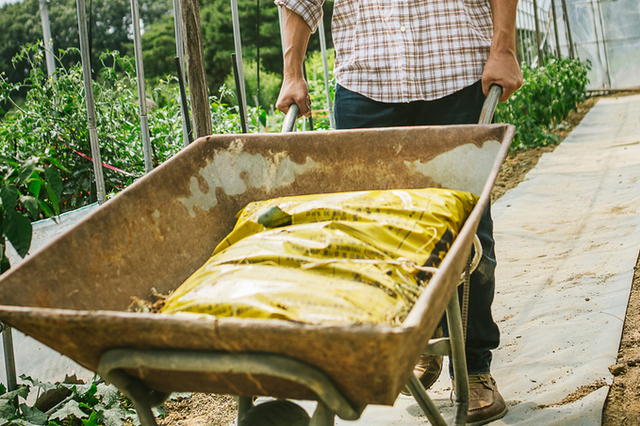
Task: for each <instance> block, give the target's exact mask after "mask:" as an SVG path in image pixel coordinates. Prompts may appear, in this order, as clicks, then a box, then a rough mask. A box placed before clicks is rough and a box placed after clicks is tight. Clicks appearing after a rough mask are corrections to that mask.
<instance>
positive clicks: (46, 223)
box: [0, 203, 99, 384]
mask: <svg viewBox="0 0 640 426" xmlns="http://www.w3.org/2000/svg"><path fill="white" fill-rule="evenodd" d="M98 207H99V206H98V203H94V204H91V205H89V206H86V207H82V208H79V209H77V210H74V211H72V212H69V213H63V214H62V215H60V216H59V217H58V218H57V220H53V219H46V220H41V221H38V222H34V223H33V237H32V240H31V249H30V250H29V255H30V254H33V253H35V252H36V251H38V250H39V249H40V248H42V247H44V246H45V245H46V244H48V243H49V242H51V241H52V240H53V239H54V238H56V237H57V236H58V235H60V234H62V233H63V231H65V230H66V229H68V228H69V227H71V226H73V225H75V224H76V223H77V222H79V221H80V220H81V219H83V218H84V217H86V216H87V215H89V214H90V213H92V212H93V211H94V210H96V209H97V208H98ZM7 257H8V258H9V262H10V263H11V265H12V266H15V265H17V264H18V263H20V261H21V260H22V259H21V258H20V256H18V254H17V253H16V251H15V249H14V248H13V247H12V246H11V244H10V243H9V244H7ZM12 333H13V334H12V335H13V347H14V358H15V363H16V370H17V375H18V376H20V375H21V374H26V375H27V376H30V377H34V378H37V379H38V380H40V381H41V382H50V383H53V382H56V381H61V380H64V377H65V375H73V374H76V375H77V377H78V378H81V379H85V380H86V379H90V378H91V377H93V374H94V373H93V372H91V371H89V370H86V369H85V368H83V367H81V366H80V365H78V364H77V363H76V362H74V361H72V360H70V359H69V358H67V357H66V356H64V355H61V354H60V353H58V352H56V351H54V350H52V349H49V348H48V347H47V346H45V345H43V344H42V343H40V342H38V341H36V340H34V339H32V338H30V337H28V336H25V335H24V334H23V333H21V332H19V331H17V330H15V329H14V330H12ZM0 340H1V339H0ZM0 383H5V384H6V383H7V378H6V372H5V364H4V353H3V352H2V351H0Z"/></svg>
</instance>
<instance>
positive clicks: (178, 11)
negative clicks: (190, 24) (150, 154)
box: [173, 0, 189, 146]
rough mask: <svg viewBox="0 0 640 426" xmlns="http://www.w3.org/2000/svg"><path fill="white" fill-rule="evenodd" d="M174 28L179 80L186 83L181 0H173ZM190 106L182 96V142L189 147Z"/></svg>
mask: <svg viewBox="0 0 640 426" xmlns="http://www.w3.org/2000/svg"><path fill="white" fill-rule="evenodd" d="M173 26H174V31H175V33H176V56H177V57H178V63H179V64H180V68H179V69H178V72H179V73H180V75H179V76H178V79H182V81H185V73H184V41H183V38H182V5H181V4H180V0H173ZM187 108H189V106H188V105H185V102H184V101H183V99H182V96H180V113H181V114H182V142H183V145H184V146H187V145H189V123H188V121H189V114H188V110H187Z"/></svg>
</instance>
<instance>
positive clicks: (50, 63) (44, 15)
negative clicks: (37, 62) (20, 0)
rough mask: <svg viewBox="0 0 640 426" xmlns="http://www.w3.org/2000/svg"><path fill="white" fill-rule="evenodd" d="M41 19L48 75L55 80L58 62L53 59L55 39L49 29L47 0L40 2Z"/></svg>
mask: <svg viewBox="0 0 640 426" xmlns="http://www.w3.org/2000/svg"><path fill="white" fill-rule="evenodd" d="M40 19H41V20H42V38H43V39H44V54H45V57H46V59H47V74H48V75H49V78H54V74H55V72H56V62H55V59H54V57H53V38H52V37H51V28H50V27H49V9H48V8H47V0H40Z"/></svg>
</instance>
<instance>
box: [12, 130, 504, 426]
mask: <svg viewBox="0 0 640 426" xmlns="http://www.w3.org/2000/svg"><path fill="white" fill-rule="evenodd" d="M513 134H514V127H513V126H511V125H497V124H496V125H464V126H440V127H438V126H434V127H410V128H389V129H368V130H347V131H333V132H306V133H305V132H303V133H288V134H250V135H217V136H210V137H205V138H201V139H199V140H198V141H196V142H195V143H193V144H191V145H190V146H189V147H187V148H186V149H185V150H183V151H182V152H181V153H179V154H178V155H176V156H174V157H173V158H172V159H171V160H170V161H168V162H166V163H165V164H163V165H162V166H160V167H159V168H157V169H156V170H154V171H153V172H152V173H150V174H148V175H147V176H145V177H144V178H142V179H140V180H139V181H138V182H136V183H135V184H133V185H131V186H130V187H129V188H127V189H126V190H124V191H123V192H122V193H120V194H119V195H118V196H117V197H115V198H114V199H112V200H110V201H108V202H107V203H105V204H104V205H103V206H102V207H101V208H99V209H98V210H97V211H95V212H94V213H93V214H91V215H90V216H89V217H87V218H85V219H84V220H83V221H82V222H80V223H78V224H77V225H76V226H75V227H73V228H72V229H70V230H69V231H67V232H66V233H65V234H63V235H61V236H60V237H58V238H57V239H56V240H54V241H52V242H51V243H50V244H48V245H47V246H46V247H44V248H43V249H42V250H40V251H39V252H37V253H35V254H33V255H32V256H30V257H28V258H27V259H25V260H24V261H23V262H22V263H21V264H20V265H19V266H18V267H16V268H15V269H12V270H11V271H9V272H8V273H7V274H5V275H3V276H2V279H1V280H0V320H1V321H4V322H6V323H7V324H9V325H11V326H13V327H15V328H16V329H18V330H20V331H22V332H24V333H25V334H27V335H30V336H32V337H34V338H35V339H37V340H39V341H41V342H42V343H44V344H46V345H48V346H50V347H51V348H53V349H54V350H56V351H58V352H60V353H62V354H64V355H66V356H68V357H70V358H72V359H73V360H75V361H77V362H78V363H80V364H81V365H83V366H84V367H86V368H88V369H90V370H93V371H97V372H101V373H103V376H104V375H105V374H107V375H109V377H108V378H109V379H110V380H112V381H113V382H114V383H115V384H116V385H118V387H120V388H121V389H123V390H126V391H127V392H128V393H129V394H130V395H134V396H135V395H137V396H136V398H137V399H138V400H139V402H140V401H141V402H140V404H141V406H151V405H155V404H158V403H160V402H162V400H163V398H164V397H166V395H167V394H168V393H170V392H173V391H198V392H212V393H220V394H232V395H238V396H243V397H250V396H253V395H270V396H274V397H283V398H292V399H310V400H319V401H321V402H322V405H321V406H322V407H325V408H326V411H327V412H329V413H336V414H337V415H338V416H340V417H342V418H345V419H357V418H358V417H359V416H360V414H361V412H362V410H363V409H364V407H365V406H366V405H368V404H382V405H393V403H394V401H395V399H396V397H397V395H398V394H399V392H400V391H401V390H402V389H403V388H404V386H405V384H406V383H407V381H408V380H409V378H410V377H411V378H412V380H413V374H412V370H413V366H414V364H415V362H416V361H417V359H418V358H419V356H420V354H421V353H422V352H423V350H424V348H425V346H426V345H427V343H428V341H429V338H430V336H432V335H433V332H434V330H435V329H436V327H437V324H438V322H439V320H440V318H441V316H442V314H443V312H444V310H445V307H446V306H447V305H448V304H449V301H450V300H452V295H455V294H456V293H457V292H454V289H455V288H456V286H457V284H458V280H459V277H460V273H461V271H462V270H463V268H464V267H465V264H466V262H467V258H468V255H469V253H470V250H471V245H472V240H473V236H474V235H475V232H476V228H477V225H478V222H479V219H480V216H481V214H482V211H483V210H484V209H485V207H486V206H487V205H488V203H489V202H490V191H491V188H492V186H493V183H494V180H495V178H496V176H497V174H498V171H499V168H500V165H501V163H502V161H503V159H504V156H505V155H506V152H507V150H508V147H509V145H510V142H511V139H512V137H513ZM425 187H446V188H452V189H461V190H467V191H470V192H473V193H475V194H478V195H480V200H479V203H478V205H477V206H476V207H475V208H474V210H473V212H472V213H471V215H470V216H469V218H468V220H467V221H466V223H465V225H464V227H463V229H462V230H461V232H460V234H459V236H458V237H457V239H456V240H455V242H454V244H453V245H452V247H451V249H450V251H449V253H448V254H447V255H446V257H445V258H444V260H443V262H442V264H441V266H440V269H439V272H438V273H436V274H435V275H434V277H433V278H432V280H431V284H430V285H429V286H428V287H427V289H426V290H425V291H424V293H423V294H422V295H421V296H420V298H419V300H418V301H417V303H416V304H415V306H414V308H413V309H412V311H411V312H410V314H409V316H408V317H407V318H406V320H405V321H404V323H403V324H402V325H401V326H396V327H392V326H385V325H344V326H326V325H305V324H299V323H293V322H287V321H280V320H258V319H255V320H249V319H235V318H229V319H216V318H199V319H194V318H193V317H183V316H180V315H163V314H143V313H130V312H126V309H127V306H128V305H129V304H130V302H131V297H132V296H136V297H138V298H148V297H149V294H150V289H151V288H152V287H154V288H155V289H156V290H157V291H159V292H161V293H165V292H168V291H170V290H173V289H175V288H176V287H177V286H178V285H180V284H181V283H182V282H183V281H184V280H185V279H186V278H187V277H188V276H189V275H190V274H191V273H193V272H194V271H195V270H196V269H197V268H198V267H199V266H200V265H202V264H203V263H204V262H205V261H206V260H207V259H208V258H209V256H210V255H211V253H212V252H213V249H214V247H215V246H216V245H217V244H218V242H220V241H221V239H222V238H223V237H224V236H225V235H226V234H227V233H228V232H229V231H230V230H231V229H232V227H233V225H234V222H235V215H236V213H237V212H238V211H239V210H240V209H241V208H243V207H244V206H245V205H246V204H247V203H249V202H251V201H256V200H265V199H269V198H274V197H281V196H289V195H295V194H313V193H323V192H324V193H328V192H341V191H358V190H374V189H394V188H395V189H403V188H406V189H411V188H425ZM456 306H457V304H456ZM159 360H160V361H159ZM207 360H208V361H207ZM243 366H245V367H246V368H243ZM116 382H118V383H116ZM416 382H417V381H416ZM410 384H411V382H410ZM246 400H247V398H245V399H242V400H241V401H246ZM240 408H241V409H242V404H241V407H240ZM138 411H139V413H140V414H141V418H142V420H143V423H145V424H152V422H153V418H151V419H148V418H147V419H146V420H145V419H144V417H145V414H144V413H141V410H140V407H138ZM142 411H145V410H142ZM147 411H149V410H147ZM465 413H466V411H465ZM321 414H322V413H320V415H318V416H316V417H317V418H318V419H320V418H321V417H322V415H321ZM148 415H150V412H149V414H148ZM316 417H314V419H315V418H316ZM327 418H330V420H331V423H332V422H333V415H330V416H327ZM314 421H315V423H314V424H331V423H329V421H326V422H325V421H323V420H314ZM147 422H149V423H147Z"/></svg>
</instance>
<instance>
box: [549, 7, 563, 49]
mask: <svg viewBox="0 0 640 426" xmlns="http://www.w3.org/2000/svg"><path fill="white" fill-rule="evenodd" d="M551 12H552V14H553V15H552V16H553V34H554V37H555V38H556V57H557V58H558V59H561V58H562V53H561V52H560V37H559V34H558V16H557V12H556V0H551Z"/></svg>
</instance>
